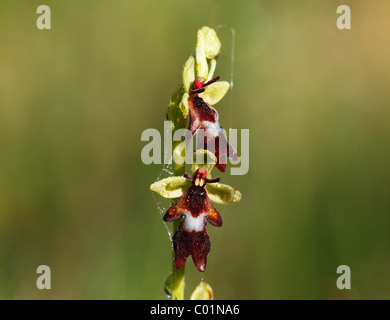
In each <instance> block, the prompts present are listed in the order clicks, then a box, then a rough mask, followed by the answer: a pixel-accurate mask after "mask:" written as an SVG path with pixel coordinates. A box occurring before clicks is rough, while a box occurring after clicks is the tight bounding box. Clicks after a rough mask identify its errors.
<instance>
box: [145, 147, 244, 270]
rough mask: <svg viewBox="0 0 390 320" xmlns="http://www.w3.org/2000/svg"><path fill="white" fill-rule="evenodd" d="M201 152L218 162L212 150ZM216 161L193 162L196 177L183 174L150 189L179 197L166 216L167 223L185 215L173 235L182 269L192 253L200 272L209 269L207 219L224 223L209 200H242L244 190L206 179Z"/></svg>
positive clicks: (214, 222) (168, 195)
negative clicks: (200, 165)
mask: <svg viewBox="0 0 390 320" xmlns="http://www.w3.org/2000/svg"><path fill="white" fill-rule="evenodd" d="M199 152H204V153H206V154H207V155H208V156H209V157H210V158H212V159H213V160H214V161H216V158H215V157H214V155H212V154H211V153H210V152H209V151H205V150H198V151H197V153H199ZM214 164H215V162H214ZM214 164H210V163H208V164H207V166H205V167H199V166H198V165H197V164H194V166H193V171H195V173H194V175H193V176H190V175H188V174H186V173H184V174H183V176H181V177H177V176H176V177H175V176H174V177H169V178H166V179H163V180H160V181H157V182H155V183H154V184H152V185H151V186H150V189H151V190H153V191H155V192H157V193H159V194H160V195H162V196H163V197H165V198H179V197H180V199H179V200H178V201H177V202H176V203H175V204H173V205H172V206H171V207H170V208H169V209H168V211H167V212H166V213H165V215H164V217H163V220H164V221H166V222H172V221H175V220H178V219H180V218H182V221H181V223H180V226H179V227H178V229H177V231H176V233H175V234H174V235H173V237H172V244H173V249H174V252H175V258H174V265H175V268H176V269H180V268H182V267H183V266H184V264H185V262H186V260H187V258H188V256H190V255H191V256H192V260H193V262H194V264H195V266H196V268H197V269H198V270H199V271H201V272H203V271H205V270H206V263H207V256H208V254H209V252H210V240H209V236H208V234H207V231H206V222H208V223H210V224H211V225H213V226H215V227H221V226H222V218H221V216H220V214H219V213H218V211H217V210H216V209H215V208H214V206H213V205H212V203H211V202H210V200H212V201H214V202H216V203H219V204H232V203H236V202H239V201H240V200H241V197H242V196H241V193H240V192H239V191H238V190H236V189H234V188H232V187H230V186H228V185H225V184H221V183H219V181H220V178H215V179H211V178H207V175H208V173H209V172H210V171H211V170H212V168H213V167H214Z"/></svg>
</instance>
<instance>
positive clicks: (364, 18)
mask: <svg viewBox="0 0 390 320" xmlns="http://www.w3.org/2000/svg"><path fill="white" fill-rule="evenodd" d="M41 4H46V5H49V6H50V8H51V11H52V30H50V31H48V30H43V31H41V30H38V29H37V27H36V19H37V18H38V15H37V14H36V8H37V7H38V5H41ZM341 4H346V5H350V6H351V10H352V29H351V30H348V31H340V30H338V29H337V28H336V19H337V14H336V8H337V7H338V6H339V5H341ZM389 17H390V3H389V1H387V0H374V1H363V0H355V1H347V0H344V1H342V2H340V1H336V0H330V1H312V0H296V1H288V0H277V1H275V0H264V1H256V0H241V1H233V0H227V1H220V0H207V1H206V0H199V1H196V2H194V1H188V0H186V1H183V0H170V1H149V0H147V1H146V0H145V1H129V0H118V1H108V0H83V1H76V0H68V1H59V0H49V1H46V2H41V1H35V0H19V1H12V0H2V1H1V2H0V298H2V299H164V298H165V294H164V291H163V284H164V281H165V279H166V278H167V276H168V275H169V273H170V269H171V249H170V242H169V237H168V234H167V231H166V227H165V225H164V224H163V222H162V219H161V215H160V213H159V211H158V208H157V206H156V201H155V197H154V196H153V195H152V194H151V191H149V185H150V184H151V183H152V182H154V181H155V179H156V178H157V176H158V175H159V173H160V171H161V168H162V166H160V165H150V166H147V165H144V164H143V163H142V162H141V157H140V154H141V150H142V148H143V147H144V146H145V145H146V143H145V142H141V140H140V137H141V133H142V132H143V130H144V129H146V128H157V129H159V130H161V131H162V129H163V120H164V119H165V111H166V107H167V104H168V102H169V98H170V96H171V94H172V93H173V91H174V90H175V88H176V86H177V85H178V84H179V83H180V79H181V68H182V65H183V63H184V62H185V61H186V59H187V58H188V56H189V55H190V54H192V52H193V49H194V45H195V35H196V31H197V30H198V29H199V28H200V27H202V26H204V25H208V26H210V27H217V26H219V28H218V29H217V32H218V34H219V36H220V39H221V41H222V53H221V56H220V59H219V62H218V65H217V74H220V75H221V76H222V78H223V79H224V80H228V81H230V79H231V76H233V81H234V89H233V90H232V91H231V92H230V94H229V95H228V96H227V97H226V98H225V99H224V100H223V101H222V102H221V103H219V104H218V105H217V106H216V108H217V109H218V110H219V112H220V117H221V123H222V125H223V126H224V127H225V128H229V127H232V128H238V129H241V128H249V129H250V147H251V149H250V169H249V172H248V174H247V175H245V176H230V175H229V174H224V175H222V179H223V182H225V183H228V184H230V185H233V186H235V187H236V188H238V189H240V190H241V192H242V193H243V200H242V202H241V203H239V204H236V205H234V206H229V207H227V208H221V207H217V208H218V209H219V210H220V212H221V214H222V217H223V220H224V226H223V227H222V228H220V229H218V230H217V229H216V228H213V227H212V226H210V227H209V228H208V229H209V233H210V237H211V246H212V247H211V253H210V255H209V260H208V266H207V270H206V272H205V273H204V274H200V273H198V272H197V271H196V270H195V268H194V266H193V264H192V261H191V260H189V263H187V267H186V271H187V287H186V294H187V297H188V296H189V294H190V293H191V291H192V289H193V288H194V287H195V286H196V284H197V283H198V282H199V281H201V280H202V279H203V280H204V281H207V282H208V283H210V284H211V285H212V287H213V289H214V294H215V298H217V299H333V298H337V299H338V298H341V299H354V298H356V299H389V298H390V274H389V270H390V232H389V230H390V216H389V214H390V196H389V195H390V185H389V184H390V146H389V141H390V140H389V139H390V125H389V119H390V118H389V117H390V107H389V106H390V90H389V84H390V59H389V57H390V39H389V34H390V19H389ZM230 28H234V30H235V34H236V38H235V41H232V37H231V29H230ZM233 44H234V49H235V50H234V61H233V63H232V60H233V59H232V58H233V57H232V55H231V53H232V45H233ZM42 264H45V265H48V266H50V267H51V272H52V289H51V290H43V291H40V290H38V289H37V288H36V284H35V283H36V279H37V277H38V275H37V274H36V268H37V267H38V266H39V265H42ZM342 264H345V265H348V266H350V268H351V271H352V290H350V291H339V290H337V288H336V278H337V276H338V275H337V274H336V269H337V267H338V266H339V265H342Z"/></svg>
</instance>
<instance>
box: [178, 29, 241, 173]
mask: <svg viewBox="0 0 390 320" xmlns="http://www.w3.org/2000/svg"><path fill="white" fill-rule="evenodd" d="M220 48H221V43H220V41H219V39H218V37H217V34H216V33H215V31H214V30H213V29H210V28H208V27H203V28H202V29H200V30H199V31H198V34H197V44H196V59H195V58H194V57H193V56H191V57H190V58H189V59H188V60H187V61H186V63H185V64H184V67H183V72H182V76H183V86H184V93H183V94H182V97H181V100H180V102H179V108H180V110H181V112H182V116H183V118H184V119H186V118H187V117H188V115H189V123H188V129H189V131H190V135H189V136H187V139H189V138H191V137H192V136H194V135H195V134H196V133H197V131H198V130H199V129H202V130H204V135H203V136H202V137H201V139H199V140H200V141H199V145H198V149H208V150H209V151H211V152H212V153H213V154H214V155H215V156H216V157H217V164H216V167H217V169H218V170H220V171H221V172H225V170H226V163H227V157H229V158H230V159H232V160H234V161H236V160H237V154H236V153H235V151H234V150H233V148H232V147H231V146H230V145H229V144H228V142H227V140H226V137H225V135H224V133H223V129H222V127H221V125H220V124H219V115H218V112H217V110H215V109H214V108H213V107H212V106H213V105H215V104H216V103H218V102H219V101H220V100H221V99H222V98H223V97H224V96H225V94H226V93H227V91H228V90H229V88H230V84H229V83H228V82H227V81H218V80H219V77H216V78H213V74H214V71H215V67H216V63H217V62H216V57H217V56H218V54H219V51H220Z"/></svg>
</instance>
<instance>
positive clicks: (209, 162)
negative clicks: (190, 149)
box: [192, 149, 217, 178]
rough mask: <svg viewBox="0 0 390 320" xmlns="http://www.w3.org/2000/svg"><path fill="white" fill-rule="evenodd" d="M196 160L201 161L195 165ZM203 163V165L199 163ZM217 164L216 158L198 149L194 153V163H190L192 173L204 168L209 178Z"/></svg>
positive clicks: (208, 152) (206, 151)
mask: <svg viewBox="0 0 390 320" xmlns="http://www.w3.org/2000/svg"><path fill="white" fill-rule="evenodd" d="M197 159H202V160H203V161H199V163H197ZM201 162H203V163H201ZM216 163H217V158H216V156H215V155H214V154H213V153H211V152H210V151H208V150H204V149H200V150H196V151H195V152H194V161H193V163H192V173H195V171H196V170H198V169H199V168H206V170H207V176H208V177H209V178H210V172H211V170H213V168H214V166H215V164H216Z"/></svg>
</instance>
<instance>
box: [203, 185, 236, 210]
mask: <svg viewBox="0 0 390 320" xmlns="http://www.w3.org/2000/svg"><path fill="white" fill-rule="evenodd" d="M206 190H207V194H208V196H209V198H210V200H211V201H213V202H215V203H218V204H223V205H228V204H233V203H237V202H240V200H241V198H242V194H241V192H240V191H238V190H237V189H234V188H233V187H231V186H229V185H227V184H222V183H208V184H207V185H206Z"/></svg>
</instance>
